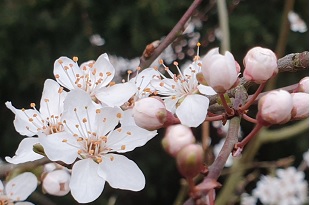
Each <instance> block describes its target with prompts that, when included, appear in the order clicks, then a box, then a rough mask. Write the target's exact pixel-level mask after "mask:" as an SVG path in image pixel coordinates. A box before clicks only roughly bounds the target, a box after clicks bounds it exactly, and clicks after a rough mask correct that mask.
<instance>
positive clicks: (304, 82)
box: [296, 76, 309, 94]
mask: <svg viewBox="0 0 310 205" xmlns="http://www.w3.org/2000/svg"><path fill="white" fill-rule="evenodd" d="M296 90H297V92H303V93H308V94H309V77H308V76H307V77H304V78H303V79H301V80H300V81H299V83H298V87H297V89H296Z"/></svg>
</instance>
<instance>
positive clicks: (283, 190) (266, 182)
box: [242, 167, 308, 205]
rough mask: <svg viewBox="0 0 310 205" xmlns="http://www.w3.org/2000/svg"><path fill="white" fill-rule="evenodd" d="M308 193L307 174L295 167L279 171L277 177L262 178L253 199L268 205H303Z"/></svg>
mask: <svg viewBox="0 0 310 205" xmlns="http://www.w3.org/2000/svg"><path fill="white" fill-rule="evenodd" d="M307 193H308V183H307V181H306V180H305V174H304V173H303V172H300V171H297V170H296V168H295V167H288V168H286V169H277V170H276V176H269V175H267V176H262V177H261V179H260V180H259V181H258V182H257V184H256V188H255V189H254V190H253V191H252V195H253V197H257V198H258V199H259V201H260V202H261V203H263V204H266V205H302V204H304V203H306V201H307V198H308V196H307ZM242 200H245V199H242Z"/></svg>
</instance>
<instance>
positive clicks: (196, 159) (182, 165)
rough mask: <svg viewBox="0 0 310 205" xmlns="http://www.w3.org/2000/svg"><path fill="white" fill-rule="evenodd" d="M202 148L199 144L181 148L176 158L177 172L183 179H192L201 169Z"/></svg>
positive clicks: (202, 159) (202, 160)
mask: <svg viewBox="0 0 310 205" xmlns="http://www.w3.org/2000/svg"><path fill="white" fill-rule="evenodd" d="M203 155H204V152H203V148H202V146H201V145H199V144H190V145H187V146H185V147H183V148H182V149H181V150H180V151H179V152H178V154H177V156H176V161H177V166H178V170H179V172H180V173H181V174H182V176H184V177H185V178H193V177H195V176H196V175H197V174H199V173H200V172H201V171H202V169H203V162H204V157H203Z"/></svg>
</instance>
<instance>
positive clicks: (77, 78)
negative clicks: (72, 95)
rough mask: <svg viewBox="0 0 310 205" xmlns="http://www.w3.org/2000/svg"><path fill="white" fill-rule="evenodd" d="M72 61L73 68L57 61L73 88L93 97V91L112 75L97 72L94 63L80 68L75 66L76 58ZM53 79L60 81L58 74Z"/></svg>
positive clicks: (85, 64)
mask: <svg viewBox="0 0 310 205" xmlns="http://www.w3.org/2000/svg"><path fill="white" fill-rule="evenodd" d="M73 61H74V63H75V66H74V64H69V65H65V64H64V62H63V61H62V60H58V63H59V64H60V65H61V67H62V69H63V71H64V72H65V74H66V78H68V79H69V81H70V83H71V85H72V86H73V87H76V88H80V89H83V90H85V91H86V92H87V93H89V94H91V95H93V91H94V89H95V88H96V87H97V86H100V85H101V84H103V83H104V82H105V81H106V80H107V78H108V77H109V76H111V75H112V73H111V72H106V73H103V72H98V71H97V68H95V67H94V64H95V61H88V62H86V63H83V64H82V65H81V66H80V67H79V66H78V64H77V61H78V57H73ZM74 68H77V69H74ZM55 78H56V79H57V80H58V81H61V80H60V74H55ZM61 83H62V82H61ZM62 84H63V83H62Z"/></svg>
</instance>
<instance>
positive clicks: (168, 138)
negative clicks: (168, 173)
mask: <svg viewBox="0 0 310 205" xmlns="http://www.w3.org/2000/svg"><path fill="white" fill-rule="evenodd" d="M193 143H195V137H194V135H193V132H192V130H191V129H190V128H189V127H187V126H185V125H182V124H178V125H170V126H169V127H167V129H166V133H165V136H164V138H163V139H162V145H163V147H164V149H165V150H166V152H168V153H169V154H170V155H171V156H173V157H176V155H177V153H178V152H179V151H180V150H181V149H182V148H183V147H184V146H186V145H189V144H193Z"/></svg>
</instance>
